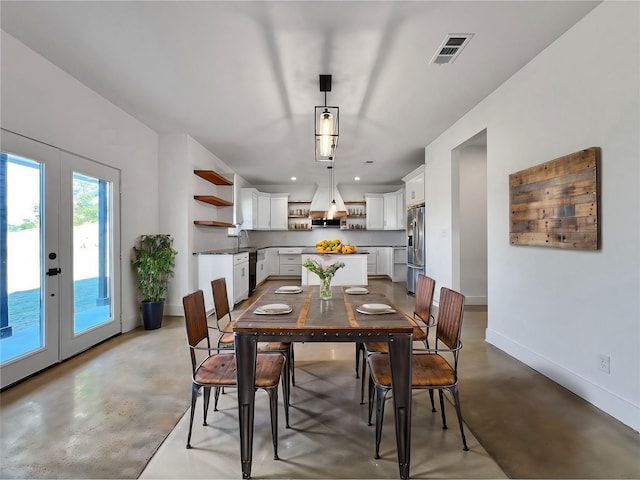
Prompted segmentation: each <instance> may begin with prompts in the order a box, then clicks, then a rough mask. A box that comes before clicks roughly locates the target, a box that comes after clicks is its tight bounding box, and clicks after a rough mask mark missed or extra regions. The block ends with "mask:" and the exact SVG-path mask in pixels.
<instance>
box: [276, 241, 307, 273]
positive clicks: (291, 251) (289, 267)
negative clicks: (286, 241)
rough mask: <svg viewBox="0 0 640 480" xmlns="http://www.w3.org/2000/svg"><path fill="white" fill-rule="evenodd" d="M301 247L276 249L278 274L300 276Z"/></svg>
mask: <svg viewBox="0 0 640 480" xmlns="http://www.w3.org/2000/svg"><path fill="white" fill-rule="evenodd" d="M301 252H302V249H300V248H281V249H280V250H279V251H278V258H279V265H280V268H279V271H278V274H279V275H287V276H290V275H291V276H295V277H300V276H301V275H302V259H301Z"/></svg>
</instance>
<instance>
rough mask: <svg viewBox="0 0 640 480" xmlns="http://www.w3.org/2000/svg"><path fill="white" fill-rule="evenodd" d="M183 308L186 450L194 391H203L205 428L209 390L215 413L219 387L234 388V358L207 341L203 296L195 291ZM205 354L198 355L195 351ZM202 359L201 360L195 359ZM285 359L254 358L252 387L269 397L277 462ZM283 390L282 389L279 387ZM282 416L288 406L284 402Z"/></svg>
mask: <svg viewBox="0 0 640 480" xmlns="http://www.w3.org/2000/svg"><path fill="white" fill-rule="evenodd" d="M182 305H183V307H184V316H185V326H186V329H187V342H188V344H189V353H190V356H191V370H192V375H193V377H192V387H191V415H190V420H189V433H188V435H187V448H191V432H192V429H193V417H194V414H195V406H196V399H197V398H198V392H199V391H200V389H201V388H204V395H203V399H204V410H203V412H204V416H203V425H205V426H206V425H207V411H208V409H209V399H210V396H211V388H214V389H215V397H216V402H215V404H216V405H215V406H214V410H217V398H218V394H219V392H220V389H221V388H224V387H235V386H236V385H237V381H236V357H235V352H234V350H231V349H229V348H216V347H212V346H211V341H210V339H209V328H210V327H209V325H208V324H207V313H206V309H205V306H204V295H203V293H202V290H198V291H196V292H193V293H191V294H189V295H186V296H185V297H183V299H182ZM199 351H200V352H206V353H202V354H198V352H199ZM203 356H204V359H203V360H199V359H200V358H201V357H203ZM284 366H285V359H284V356H283V355H281V354H274V353H258V354H257V356H256V377H255V387H256V388H261V389H263V390H265V391H266V392H267V394H268V395H269V409H270V412H271V437H272V441H273V458H274V459H275V460H277V459H278V384H279V383H280V377H281V376H282V372H283V371H284ZM283 388H284V386H283ZM284 408H285V414H286V413H288V409H289V405H288V402H287V399H286V394H285V401H284Z"/></svg>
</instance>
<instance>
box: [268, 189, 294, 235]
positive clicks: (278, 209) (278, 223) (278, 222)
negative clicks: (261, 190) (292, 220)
mask: <svg viewBox="0 0 640 480" xmlns="http://www.w3.org/2000/svg"><path fill="white" fill-rule="evenodd" d="M270 205H271V206H270V208H271V224H270V226H269V229H270V230H289V195H288V194H287V195H278V194H272V195H271V198H270Z"/></svg>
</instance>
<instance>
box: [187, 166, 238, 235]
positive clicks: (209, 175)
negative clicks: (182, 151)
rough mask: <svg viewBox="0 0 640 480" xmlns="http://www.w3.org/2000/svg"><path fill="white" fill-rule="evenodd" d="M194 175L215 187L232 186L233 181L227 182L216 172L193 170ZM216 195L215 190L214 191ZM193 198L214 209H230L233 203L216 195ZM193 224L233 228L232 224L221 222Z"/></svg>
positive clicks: (196, 221)
mask: <svg viewBox="0 0 640 480" xmlns="http://www.w3.org/2000/svg"><path fill="white" fill-rule="evenodd" d="M193 173H194V174H196V175H197V176H199V177H200V178H203V179H205V180H206V181H208V182H210V183H212V184H214V185H216V187H220V186H222V187H231V186H233V181H232V180H229V179H228V178H226V177H225V176H223V175H221V174H220V173H218V172H214V171H213V170H194V171H193ZM216 193H218V192H217V190H216ZM193 198H194V199H195V200H198V201H200V202H203V203H207V204H209V205H213V206H214V207H232V206H233V202H231V201H229V200H225V199H224V198H222V197H220V196H217V195H194V196H193ZM193 223H194V224H196V225H203V226H207V227H227V228H228V227H233V224H232V223H230V222H227V221H225V220H224V219H223V220H218V219H216V220H194V221H193Z"/></svg>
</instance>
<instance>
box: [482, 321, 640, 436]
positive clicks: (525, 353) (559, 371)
mask: <svg viewBox="0 0 640 480" xmlns="http://www.w3.org/2000/svg"><path fill="white" fill-rule="evenodd" d="M485 339H486V341H487V342H488V343H490V344H491V345H493V346H495V347H497V348H499V349H500V350H502V351H503V352H505V353H507V354H508V355H510V356H512V357H514V358H515V359H516V360H519V361H520V362H522V363H524V364H525V365H528V366H529V367H531V368H533V369H534V370H535V371H537V372H538V373H540V374H541V375H544V376H545V377H547V378H549V379H551V380H553V381H554V382H556V383H558V384H559V385H561V386H563V387H564V388H566V389H567V390H570V391H571V392H573V393H575V394H576V395H578V396H579V397H581V398H583V399H584V400H585V401H587V402H589V403H590V404H592V405H593V406H595V407H597V408H599V409H600V410H602V411H603V412H605V413H607V414H608V415H611V416H612V417H613V418H615V419H617V420H619V421H620V422H622V423H624V424H625V425H627V426H629V427H630V428H632V429H633V430H635V431H636V432H638V431H639V430H640V406H639V405H634V404H633V403H631V402H630V401H629V400H627V399H625V398H622V397H620V396H619V395H617V394H616V393H614V392H611V391H609V390H607V389H605V388H603V387H601V386H600V385H597V384H595V383H593V382H592V381H591V380H589V379H586V378H584V377H582V376H580V375H578V374H576V373H575V372H572V371H570V370H567V369H566V368H564V367H563V366H562V365H558V364H557V363H555V362H553V361H551V360H550V359H548V358H546V357H543V356H541V355H539V354H537V353H536V352H534V351H532V350H531V349H529V348H527V347H525V346H524V345H521V344H519V343H517V342H514V341H513V340H511V339H510V338H507V337H505V336H504V335H502V334H500V333H498V332H496V331H494V330H491V329H489V328H487V329H486V331H485Z"/></svg>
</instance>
